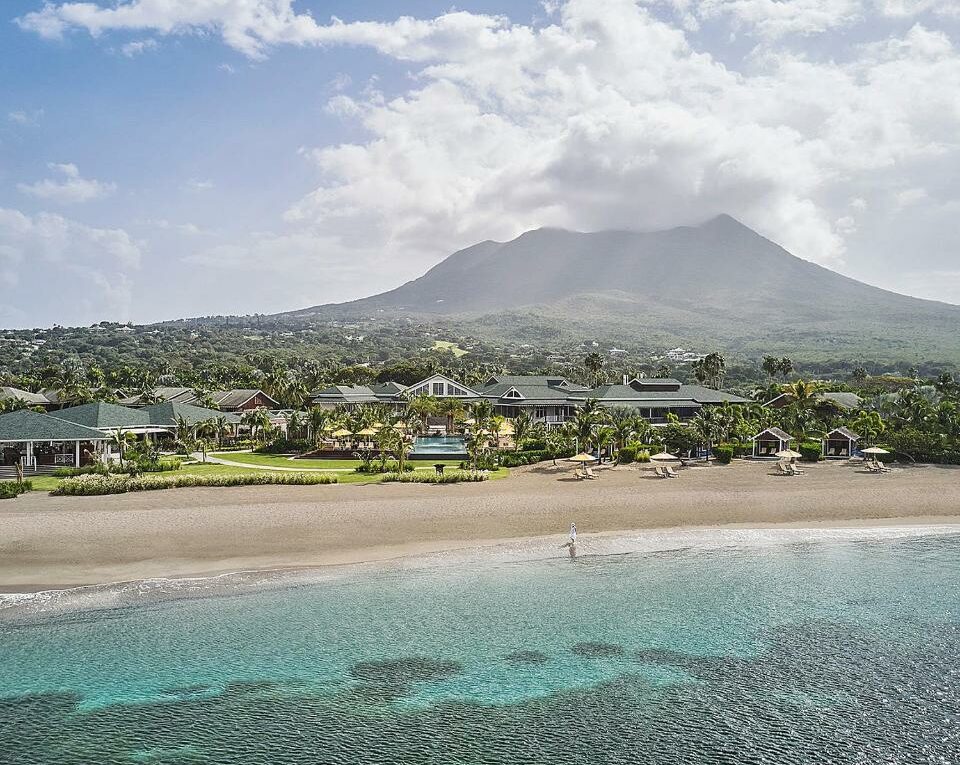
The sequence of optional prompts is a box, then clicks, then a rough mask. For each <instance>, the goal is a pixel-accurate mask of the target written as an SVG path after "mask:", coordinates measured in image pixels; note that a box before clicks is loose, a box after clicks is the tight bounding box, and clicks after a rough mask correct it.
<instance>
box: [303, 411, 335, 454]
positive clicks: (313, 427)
mask: <svg viewBox="0 0 960 765" xmlns="http://www.w3.org/2000/svg"><path fill="white" fill-rule="evenodd" d="M335 423H336V416H335V415H334V413H333V412H332V411H331V410H329V409H322V408H321V407H319V406H315V407H313V408H312V409H311V410H310V412H309V414H308V415H307V428H308V430H307V432H308V435H307V438H309V439H310V440H311V441H312V442H313V444H314V445H315V446H316V445H319V444H320V442H321V441H322V440H323V433H324V432H325V431H327V430H330V429H332V428H333V426H334V425H335Z"/></svg>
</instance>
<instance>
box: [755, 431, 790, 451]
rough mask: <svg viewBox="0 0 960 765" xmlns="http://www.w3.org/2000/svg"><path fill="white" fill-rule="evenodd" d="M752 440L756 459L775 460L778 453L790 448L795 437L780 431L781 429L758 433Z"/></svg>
mask: <svg viewBox="0 0 960 765" xmlns="http://www.w3.org/2000/svg"><path fill="white" fill-rule="evenodd" d="M751 440H752V441H753V456H754V457H764V458H773V457H776V456H777V454H778V453H780V452H782V451H786V450H787V449H789V448H790V442H791V441H793V436H791V435H790V434H789V433H786V432H784V431H782V430H780V428H767V429H766V430H764V431H762V432H761V433H757V435H755V436H754V437H753V438H752V439H751Z"/></svg>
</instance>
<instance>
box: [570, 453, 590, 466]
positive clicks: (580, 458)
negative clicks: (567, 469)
mask: <svg viewBox="0 0 960 765" xmlns="http://www.w3.org/2000/svg"><path fill="white" fill-rule="evenodd" d="M596 461H597V458H596V457H594V456H593V455H592V454H587V453H586V452H580V454H577V455H576V456H574V457H570V458H569V459H568V462H583V463H584V464H586V463H587V462H596Z"/></svg>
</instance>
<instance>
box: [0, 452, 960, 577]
mask: <svg viewBox="0 0 960 765" xmlns="http://www.w3.org/2000/svg"><path fill="white" fill-rule="evenodd" d="M774 470H775V465H771V464H769V463H757V462H738V463H735V464H733V465H730V466H718V465H714V466H710V467H696V468H690V469H686V470H682V471H680V475H681V477H680V478H677V479H670V480H667V479H659V478H656V477H655V476H654V475H653V473H652V470H651V469H650V468H649V467H647V466H643V467H622V468H612V469H605V470H601V471H600V472H599V476H600V477H599V478H598V479H597V480H594V481H576V480H575V479H574V478H573V477H572V471H571V468H570V467H568V466H564V467H558V468H554V467H552V466H550V465H545V466H535V467H531V468H522V469H518V470H515V471H513V474H512V475H511V476H510V477H509V478H507V479H502V480H498V481H490V482H487V483H482V484H457V485H445V486H429V485H415V484H409V485H398V484H390V485H380V484H371V485H345V486H251V487H236V488H227V489H222V488H198V489H175V490H168V491H153V492H142V493H136V494H124V495H114V496H107V497H50V496H47V495H45V494H40V493H34V494H31V495H28V496H23V497H19V498H18V499H16V500H7V501H3V502H0V591H3V592H27V591H33V590H39V589H57V588H63V587H73V586H78V585H84V584H98V583H107V582H119V581H132V580H137V579H148V578H153V577H176V576H200V575H210V574H217V573H224V572H232V571H246V570H261V569H279V568H300V567H310V566H322V565H332V564H344V563H359V562H372V561H383V560H388V559H392V558H397V557H402V556H407V555H417V554H422V553H428V552H438V551H444V550H456V549H462V548H465V547H477V546H481V545H491V544H497V543H500V542H503V541H506V540H516V539H524V538H531V537H544V536H550V535H557V539H558V540H559V541H562V539H563V537H564V535H565V532H566V529H567V528H569V524H570V522H571V521H575V522H576V523H577V527H578V529H579V530H580V533H581V534H587V535H589V534H591V533H598V532H616V531H637V530H641V529H664V528H684V527H715V526H716V527H722V526H732V525H736V526H741V527H743V526H747V527H764V526H770V525H789V526H794V527H811V528H824V527H845V526H851V525H857V526H860V525H862V526H883V525H891V524H898V525H899V524H947V523H949V524H954V523H960V468H958V467H939V466H912V467H904V468H897V469H895V470H894V472H892V473H889V474H884V475H874V474H871V473H868V472H866V471H864V470H863V469H862V468H861V467H858V466H854V465H851V464H847V463H832V464H819V465H811V466H808V467H807V468H806V470H807V474H806V475H804V476H801V477H796V478H793V477H784V476H778V475H774Z"/></svg>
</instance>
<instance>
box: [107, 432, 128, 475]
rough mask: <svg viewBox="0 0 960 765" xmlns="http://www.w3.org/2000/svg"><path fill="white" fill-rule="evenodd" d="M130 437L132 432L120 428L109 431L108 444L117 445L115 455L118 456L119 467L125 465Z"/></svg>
mask: <svg viewBox="0 0 960 765" xmlns="http://www.w3.org/2000/svg"><path fill="white" fill-rule="evenodd" d="M131 438H133V434H132V433H128V432H127V431H125V430H123V429H121V428H117V429H116V430H113V431H111V432H110V444H111V445H112V446H116V447H117V455H118V456H119V457H120V467H121V469H122V468H124V467H126V461H125V460H126V456H127V447H128V446H129V445H130V439H131Z"/></svg>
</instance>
